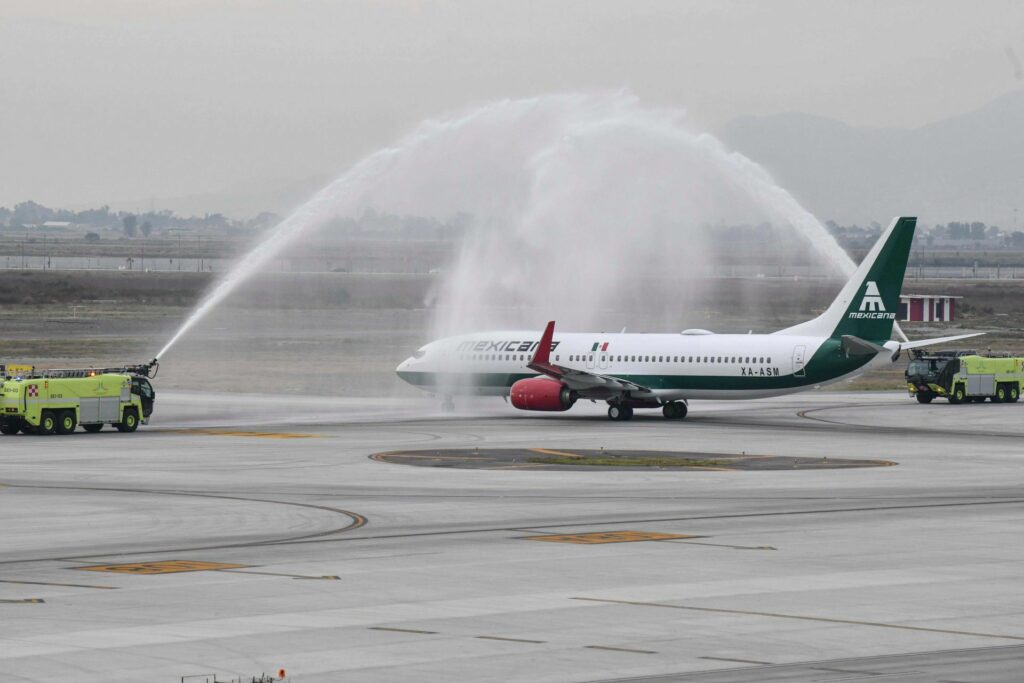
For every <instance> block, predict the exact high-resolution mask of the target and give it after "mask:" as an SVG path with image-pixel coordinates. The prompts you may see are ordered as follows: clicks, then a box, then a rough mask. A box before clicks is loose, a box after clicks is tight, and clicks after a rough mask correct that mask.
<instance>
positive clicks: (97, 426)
mask: <svg viewBox="0 0 1024 683" xmlns="http://www.w3.org/2000/svg"><path fill="white" fill-rule="evenodd" d="M82 429H84V430H85V431H87V432H89V433H90V434H95V433H96V432H98V431H100V430H101V429H103V423H102V422H100V423H99V424H94V425H82Z"/></svg>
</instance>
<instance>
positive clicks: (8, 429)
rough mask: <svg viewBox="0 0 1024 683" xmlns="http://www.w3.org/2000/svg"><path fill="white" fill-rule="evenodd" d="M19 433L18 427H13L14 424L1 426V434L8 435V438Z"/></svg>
mask: <svg viewBox="0 0 1024 683" xmlns="http://www.w3.org/2000/svg"><path fill="white" fill-rule="evenodd" d="M17 433H18V425H12V424H2V425H0V434H6V435H7V436H10V435H11V434H17Z"/></svg>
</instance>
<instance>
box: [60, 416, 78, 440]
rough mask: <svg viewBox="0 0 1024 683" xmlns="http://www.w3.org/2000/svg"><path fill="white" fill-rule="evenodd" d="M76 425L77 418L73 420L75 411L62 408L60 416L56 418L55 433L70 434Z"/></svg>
mask: <svg viewBox="0 0 1024 683" xmlns="http://www.w3.org/2000/svg"><path fill="white" fill-rule="evenodd" d="M77 426H78V422H77V420H75V411H73V410H62V411H60V417H58V418H57V433H58V434H70V433H71V432H73V431H75V427H77Z"/></svg>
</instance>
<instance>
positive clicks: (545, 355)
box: [530, 320, 555, 366]
mask: <svg viewBox="0 0 1024 683" xmlns="http://www.w3.org/2000/svg"><path fill="white" fill-rule="evenodd" d="M554 336H555V321H554V320H552V321H551V322H549V323H548V326H547V327H545V328H544V334H542V335H541V337H540V344H538V345H537V350H536V351H534V352H533V360H532V361H530V365H531V366H533V365H547V364H548V361H550V360H551V339H552V338H553V337H554Z"/></svg>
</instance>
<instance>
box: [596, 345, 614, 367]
mask: <svg viewBox="0 0 1024 683" xmlns="http://www.w3.org/2000/svg"><path fill="white" fill-rule="evenodd" d="M607 346H608V345H607V344H604V345H602V346H601V348H600V349H599V350H598V352H597V353H599V354H600V355H599V356H597V367H598V369H600V370H607V369H608V364H609V362H610V360H609V359H610V358H611V356H610V355H609V353H608V349H607V348H606V347H607Z"/></svg>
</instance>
